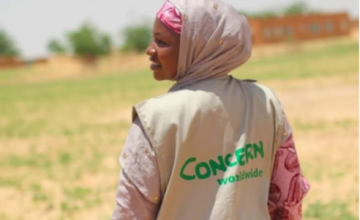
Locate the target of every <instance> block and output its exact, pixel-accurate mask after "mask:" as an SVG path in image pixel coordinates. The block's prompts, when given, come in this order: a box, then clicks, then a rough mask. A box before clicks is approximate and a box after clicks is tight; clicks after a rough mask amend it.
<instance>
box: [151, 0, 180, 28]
mask: <svg viewBox="0 0 360 220" xmlns="http://www.w3.org/2000/svg"><path fill="white" fill-rule="evenodd" d="M156 17H157V18H158V19H159V20H160V21H161V22H162V23H163V24H165V26H167V27H168V28H170V29H171V30H172V31H174V32H175V33H177V34H180V33H181V28H182V20H181V13H180V11H179V10H178V9H176V8H175V7H174V5H173V4H171V3H170V2H168V1H166V2H165V3H164V5H163V6H162V7H161V9H160V10H159V11H158V13H157V14H156Z"/></svg>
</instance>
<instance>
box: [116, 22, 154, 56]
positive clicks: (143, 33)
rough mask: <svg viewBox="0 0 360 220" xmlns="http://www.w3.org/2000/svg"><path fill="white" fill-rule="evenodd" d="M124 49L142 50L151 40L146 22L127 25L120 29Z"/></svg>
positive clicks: (149, 29)
mask: <svg viewBox="0 0 360 220" xmlns="http://www.w3.org/2000/svg"><path fill="white" fill-rule="evenodd" d="M122 35H123V37H124V45H123V47H122V49H123V50H124V51H135V52H143V51H144V50H145V49H146V48H147V47H148V45H149V43H150V42H151V28H150V27H149V26H148V25H146V24H141V25H136V26H128V27H126V28H125V29H124V30H123V31H122Z"/></svg>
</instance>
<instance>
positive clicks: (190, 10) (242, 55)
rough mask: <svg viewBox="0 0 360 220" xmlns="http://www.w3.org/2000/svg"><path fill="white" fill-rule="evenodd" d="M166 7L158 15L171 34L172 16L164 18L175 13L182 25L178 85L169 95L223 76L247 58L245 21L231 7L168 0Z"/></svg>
mask: <svg viewBox="0 0 360 220" xmlns="http://www.w3.org/2000/svg"><path fill="white" fill-rule="evenodd" d="M169 3H170V4H169ZM165 5H166V6H163V8H162V9H165V10H160V12H159V13H158V17H159V16H160V17H161V19H160V21H162V22H163V23H164V24H165V25H166V26H168V27H170V29H172V30H173V28H171V26H174V25H172V24H173V23H174V22H172V21H173V20H174V19H172V18H173V17H174V16H168V15H166V14H167V13H168V12H169V11H175V12H176V11H177V10H178V11H179V12H180V15H181V19H180V20H181V21H182V24H181V27H180V33H181V35H180V54H179V62H178V73H177V76H176V78H175V80H176V81H177V82H176V84H175V85H174V86H173V87H172V88H171V89H170V91H176V90H179V89H181V88H182V87H184V86H187V85H190V84H193V83H195V82H198V81H202V80H206V79H210V78H217V77H221V76H225V75H227V74H228V73H229V72H231V71H232V70H234V69H236V68H238V67H239V66H241V65H242V64H244V63H245V62H246V61H247V60H248V59H249V58H250V56H251V49H252V42H251V34H250V28H249V25H248V21H247V19H246V18H245V17H244V16H243V15H241V14H240V13H239V12H238V11H237V10H236V9H235V8H234V7H233V6H231V5H230V4H228V3H226V2H223V1H221V0H169V1H168V2H165ZM161 11H163V13H162V12H161ZM164 12H165V13H164ZM162 14H163V15H165V16H161V15H162ZM168 14H170V13H168ZM175 14H178V13H175ZM169 18H170V19H169ZM175 20H176V21H178V20H179V19H175ZM169 21H170V22H169ZM176 27H177V28H176V29H175V30H179V26H178V25H176Z"/></svg>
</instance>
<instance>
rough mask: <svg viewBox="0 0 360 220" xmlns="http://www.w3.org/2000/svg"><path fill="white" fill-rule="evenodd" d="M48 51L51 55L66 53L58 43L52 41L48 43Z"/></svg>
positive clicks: (54, 40)
mask: <svg viewBox="0 0 360 220" xmlns="http://www.w3.org/2000/svg"><path fill="white" fill-rule="evenodd" d="M48 50H49V51H50V52H51V53H53V54H64V53H66V48H65V46H64V45H63V44H61V42H60V41H58V40H56V39H52V40H50V41H49V43H48Z"/></svg>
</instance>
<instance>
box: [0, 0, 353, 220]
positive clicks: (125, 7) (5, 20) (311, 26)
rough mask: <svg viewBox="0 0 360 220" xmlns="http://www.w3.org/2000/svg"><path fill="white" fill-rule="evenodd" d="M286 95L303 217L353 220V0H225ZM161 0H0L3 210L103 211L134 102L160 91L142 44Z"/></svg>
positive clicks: (243, 72)
mask: <svg viewBox="0 0 360 220" xmlns="http://www.w3.org/2000/svg"><path fill="white" fill-rule="evenodd" d="M229 2H230V3H232V4H233V5H234V6H235V7H236V8H237V9H238V10H239V12H240V13H242V14H244V15H246V16H247V18H248V20H249V23H250V26H251V31H252V38H253V44H254V48H253V56H252V58H251V59H250V61H249V62H248V63H246V64H245V65H244V66H242V67H240V68H239V69H237V70H235V71H234V72H233V73H232V75H234V76H235V77H237V78H243V79H245V78H252V79H257V80H259V82H260V83H261V84H266V85H268V86H270V87H272V88H273V89H274V90H275V91H276V92H277V94H278V96H279V98H280V99H281V101H282V103H283V105H284V108H285V111H286V113H287V117H288V118H289V121H290V123H291V125H292V127H293V130H294V137H295V139H296V145H297V150H298V153H299V156H300V162H301V166H302V170H303V173H304V175H305V176H306V177H307V179H308V180H309V182H310V183H311V185H312V189H311V191H310V193H309V194H308V195H307V197H306V199H305V201H304V206H303V214H304V219H321V220H335V219H336V220H339V219H341V220H353V219H358V216H359V215H358V207H359V189H358V185H359V170H358V168H359V160H358V155H359V142H358V141H359V136H358V135H359V115H358V112H359V93H358V92H359V2H358V1H355V0H342V1H335V0H328V1H310V0H306V1H295V0H267V1H265V0H257V1H251V2H247V3H244V2H243V1H236V0H229ZM162 3H163V1H162V0H154V1H151V2H150V1H140V2H139V1H111V0H109V1H99V0H87V1H85V0H71V1H70V0H63V1H54V0H37V1H36V2H34V1H25V0H0V173H1V175H0V219H1V220H23V219H24V220H25V219H30V220H31V219H37V220H41V219H44V220H52V219H54V220H68V219H89V220H92V219H94V220H95V219H96V220H97V219H100V220H105V219H110V216H111V213H112V211H113V208H114V203H115V200H114V198H115V191H116V185H117V181H118V178H119V171H120V166H119V163H118V157H119V155H120V152H121V149H122V146H123V143H124V141H125V138H126V135H127V132H128V129H129V125H130V123H131V108H132V105H133V104H135V103H138V102H140V101H143V100H145V99H148V98H150V97H153V96H156V95H159V94H162V93H164V92H166V91H167V89H168V88H169V87H170V86H171V84H172V83H171V82H156V81H155V80H154V79H153V77H152V73H151V71H150V70H149V65H150V62H149V61H148V57H147V56H146V55H145V54H144V49H145V48H146V47H147V45H148V43H149V42H150V41H151V25H152V22H153V19H154V17H155V13H156V12H157V10H158V9H159V8H160V7H161V5H162Z"/></svg>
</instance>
